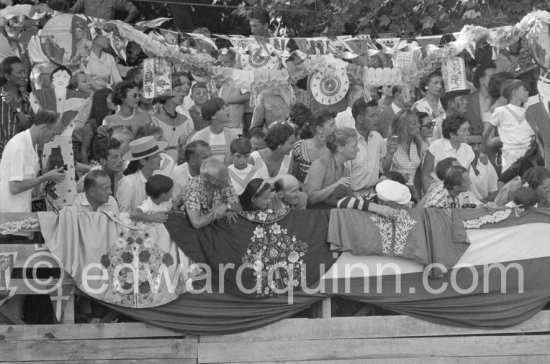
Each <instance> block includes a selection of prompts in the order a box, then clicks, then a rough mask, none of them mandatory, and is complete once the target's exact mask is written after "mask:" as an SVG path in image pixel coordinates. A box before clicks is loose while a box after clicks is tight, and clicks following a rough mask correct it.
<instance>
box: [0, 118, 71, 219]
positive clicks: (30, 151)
mask: <svg viewBox="0 0 550 364" xmlns="http://www.w3.org/2000/svg"><path fill="white" fill-rule="evenodd" d="M31 121H32V123H33V124H32V126H31V127H30V128H29V129H27V130H25V131H22V132H20V133H18V134H16V135H15V136H14V137H13V138H11V139H10V140H9V141H8V143H7V144H6V147H5V148H4V152H3V155H2V160H1V161H0V212H31V202H32V201H31V199H32V190H33V189H34V188H35V187H37V186H38V185H40V184H41V183H42V182H48V181H52V182H55V183H58V182H61V181H63V179H64V178H65V173H64V171H63V168H58V169H54V170H51V171H49V172H46V173H44V174H43V175H40V176H39V175H38V173H39V172H40V161H39V151H41V150H42V147H43V145H44V144H45V143H47V142H49V141H51V140H52V139H53V138H54V137H55V136H56V135H58V134H61V132H62V131H63V124H62V123H61V121H60V118H59V114H58V113H56V112H53V111H49V110H41V111H39V112H38V113H36V115H34V116H33V117H32V118H31Z"/></svg>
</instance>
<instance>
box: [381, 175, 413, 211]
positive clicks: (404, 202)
mask: <svg viewBox="0 0 550 364" xmlns="http://www.w3.org/2000/svg"><path fill="white" fill-rule="evenodd" d="M375 189H376V195H377V196H378V201H379V202H380V203H381V204H382V205H387V206H390V207H393V208H404V207H407V206H408V205H409V202H411V191H410V190H409V188H408V187H407V186H406V185H405V184H402V183H399V182H396V181H393V180H391V179H386V180H383V181H381V182H378V184H377V185H376V188H375Z"/></svg>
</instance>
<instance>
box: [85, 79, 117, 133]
mask: <svg viewBox="0 0 550 364" xmlns="http://www.w3.org/2000/svg"><path fill="white" fill-rule="evenodd" d="M115 111H116V105H115V104H114V103H113V91H112V90H111V89H108V88H102V89H101V90H97V91H96V92H94V96H92V107H91V109H90V117H89V118H88V120H94V121H95V123H96V125H101V123H103V119H105V117H106V116H108V115H111V114H112V113H113V112H115Z"/></svg>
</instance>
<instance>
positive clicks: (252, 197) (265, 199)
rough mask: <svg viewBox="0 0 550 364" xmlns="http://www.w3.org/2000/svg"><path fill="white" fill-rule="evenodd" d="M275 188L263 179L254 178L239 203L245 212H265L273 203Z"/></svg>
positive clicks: (240, 197)
mask: <svg viewBox="0 0 550 364" xmlns="http://www.w3.org/2000/svg"><path fill="white" fill-rule="evenodd" d="M272 193H273V187H272V186H271V185H270V184H269V183H268V182H267V181H265V180H263V179H262V178H254V179H252V180H251V181H250V182H248V183H247V185H246V187H245V189H244V191H243V193H242V194H241V195H240V196H239V202H240V203H241V206H242V208H243V210H244V211H257V210H260V211H265V210H267V209H268V207H269V204H270V203H271V197H272Z"/></svg>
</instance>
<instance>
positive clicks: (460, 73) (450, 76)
mask: <svg viewBox="0 0 550 364" xmlns="http://www.w3.org/2000/svg"><path fill="white" fill-rule="evenodd" d="M441 73H442V76H443V83H444V84H445V92H446V95H447V96H449V97H452V96H458V95H463V94H465V93H469V92H470V89H469V88H468V81H467V79H466V65H465V64H464V59H462V58H460V57H451V58H447V59H445V60H444V61H443V63H442V65H441Z"/></svg>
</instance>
